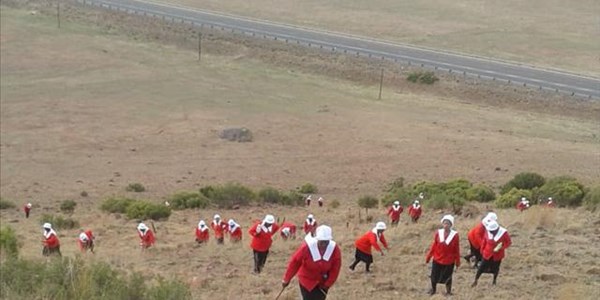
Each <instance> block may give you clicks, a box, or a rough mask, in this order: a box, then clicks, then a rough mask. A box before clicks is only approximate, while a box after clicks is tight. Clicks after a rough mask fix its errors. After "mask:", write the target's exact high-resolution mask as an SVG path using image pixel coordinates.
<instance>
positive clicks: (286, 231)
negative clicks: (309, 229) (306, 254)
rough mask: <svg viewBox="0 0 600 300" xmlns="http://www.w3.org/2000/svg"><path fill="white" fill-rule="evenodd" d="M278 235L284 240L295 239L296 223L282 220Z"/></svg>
mask: <svg viewBox="0 0 600 300" xmlns="http://www.w3.org/2000/svg"><path fill="white" fill-rule="evenodd" d="M279 231H280V235H281V238H282V239H283V240H284V241H286V240H288V239H292V240H295V239H296V225H295V224H294V223H292V222H283V223H282V224H281V229H280V230H279Z"/></svg>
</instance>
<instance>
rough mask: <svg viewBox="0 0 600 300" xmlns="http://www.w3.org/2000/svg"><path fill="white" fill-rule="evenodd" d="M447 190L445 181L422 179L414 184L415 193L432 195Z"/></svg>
mask: <svg viewBox="0 0 600 300" xmlns="http://www.w3.org/2000/svg"><path fill="white" fill-rule="evenodd" d="M444 190H445V185H444V183H433V182H428V181H422V182H419V183H417V184H415V185H414V186H413V194H414V195H418V194H419V193H423V195H425V196H427V197H431V196H433V195H435V194H443V193H444Z"/></svg>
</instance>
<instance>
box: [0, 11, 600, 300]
mask: <svg viewBox="0 0 600 300" xmlns="http://www.w3.org/2000/svg"><path fill="white" fill-rule="evenodd" d="M89 14H90V15H91V16H95V17H97V18H96V20H110V19H103V18H105V17H106V16H105V15H103V14H97V15H96V14H93V13H89ZM67 18H69V17H68V16H67ZM80 18H81V16H77V15H73V16H71V17H70V19H68V20H70V22H64V23H63V27H62V28H61V29H60V30H57V29H56V27H55V20H54V19H53V18H49V17H47V16H45V15H40V14H35V15H33V14H30V13H29V11H25V10H16V9H13V8H7V7H5V6H2V18H1V22H2V23H1V30H2V31H1V36H0V39H1V40H0V47H1V53H2V60H1V65H0V66H1V72H2V74H1V75H2V76H1V78H0V80H1V81H0V83H1V89H0V93H1V94H0V95H1V97H0V100H1V103H0V104H1V111H0V116H1V119H0V120H1V121H0V122H1V126H0V134H1V145H0V150H1V152H0V191H1V194H2V197H3V198H7V199H13V200H14V201H15V202H17V203H18V204H19V205H18V207H17V208H13V209H9V210H3V211H2V212H1V215H0V216H1V221H2V225H3V226H4V225H5V224H7V223H10V224H11V225H12V226H13V227H14V228H15V230H16V232H17V234H18V236H19V239H20V241H21V242H22V245H23V247H22V249H21V255H22V256H23V257H25V258H30V259H40V249H39V239H40V228H39V223H38V218H39V216H40V215H41V214H42V213H45V212H47V213H57V212H58V211H59V206H60V203H61V201H63V200H65V199H75V200H76V201H77V203H78V204H77V207H76V211H75V213H74V214H73V218H75V219H76V220H77V221H79V223H80V224H81V225H82V226H83V227H85V228H91V229H94V231H95V233H96V234H97V236H98V243H97V254H96V255H95V256H87V257H86V259H89V260H98V261H106V262H109V263H110V264H111V265H113V266H115V267H118V268H120V269H123V270H134V271H140V272H142V273H144V274H146V275H151V274H162V275H165V276H167V277H172V276H175V277H178V278H181V279H182V280H184V281H185V282H187V283H189V284H190V286H191V287H192V292H193V295H194V298H196V299H214V298H215V297H219V298H221V299H236V298H239V297H240V295H244V296H243V299H265V298H274V297H275V295H276V294H277V293H278V292H279V282H280V281H279V280H280V277H281V276H282V274H283V271H284V268H285V262H286V260H287V258H288V257H289V255H290V254H291V252H292V251H293V250H294V249H295V247H296V246H297V242H289V243H284V242H282V241H280V240H276V242H275V244H274V247H273V251H272V254H271V256H270V258H269V262H268V263H267V269H266V271H265V273H264V274H262V275H260V276H254V275H251V273H250V271H251V252H250V250H249V247H248V236H247V235H245V236H244V238H245V241H244V242H243V244H241V245H230V244H226V245H225V246H223V247H222V248H219V247H217V245H215V244H214V243H210V244H209V245H207V246H206V247H196V246H195V245H194V242H193V229H194V227H195V226H196V224H197V221H198V218H200V217H202V218H204V219H209V218H210V216H212V214H213V213H215V211H214V210H198V211H192V210H188V211H179V212H174V213H173V215H172V216H171V217H170V219H169V220H168V221H164V222H156V226H157V231H158V232H157V239H158V245H157V247H156V248H155V249H152V251H150V252H148V253H146V254H144V255H139V252H138V249H137V236H136V233H135V225H136V224H135V222H134V221H127V220H125V219H124V218H117V217H116V216H113V215H106V214H104V213H102V212H100V210H99V209H98V206H99V204H100V201H101V200H103V199H104V198H107V197H109V196H111V195H115V194H116V195H126V196H130V197H137V198H144V199H149V200H151V201H155V202H162V199H164V197H167V196H168V195H171V194H173V193H175V192H177V191H183V190H195V189H197V188H199V187H200V186H201V185H204V184H210V183H222V182H227V181H239V182H242V183H244V184H247V185H250V186H252V187H262V186H264V185H272V186H275V187H278V188H281V189H290V188H294V187H296V186H298V185H300V184H303V183H305V182H312V183H315V184H316V185H317V186H318V187H319V193H320V194H323V195H325V198H326V201H329V200H333V199H339V200H340V203H341V204H342V205H341V206H340V207H339V208H337V209H322V210H319V209H314V210H313V211H311V212H312V213H314V214H315V215H316V217H317V218H318V219H319V221H321V222H323V223H328V224H331V225H333V227H334V236H335V239H336V240H337V241H338V242H339V243H340V245H341V247H342V249H343V255H344V261H345V263H344V264H345V265H346V264H348V263H349V261H350V260H351V257H352V253H353V250H352V242H353V240H354V238H355V237H356V236H357V235H359V234H362V233H363V232H364V231H366V230H368V229H369V227H370V225H369V224H359V223H358V222H357V219H358V215H357V208H356V205H355V203H356V201H355V200H356V199H357V198H358V197H359V196H360V195H364V194H371V193H372V194H378V193H380V192H381V190H382V188H383V186H384V185H385V183H387V182H389V181H391V179H392V178H395V177H397V176H404V177H405V178H406V179H407V180H408V181H410V182H414V181H417V180H422V179H430V180H446V179H449V178H456V177H466V178H467V179H470V180H472V181H475V182H486V183H489V184H491V185H494V186H499V185H500V184H502V183H504V182H506V181H507V180H508V179H509V178H511V177H512V176H513V175H514V174H515V173H517V172H520V171H525V170H535V171H537V172H540V173H542V174H545V175H548V176H553V175H563V174H565V175H572V176H575V177H577V178H579V179H581V180H582V181H583V182H585V183H587V184H590V183H598V182H599V181H600V174H598V169H599V167H600V165H599V162H598V156H597V153H598V146H599V143H600V140H599V138H598V136H597V134H598V129H599V128H598V122H597V121H598V120H597V115H596V116H595V117H594V114H593V112H594V110H593V108H594V107H596V108H597V106H593V104H585V105H591V106H583V108H582V106H579V105H567V106H566V107H567V108H566V109H551V108H550V109H543V110H542V109H535V108H533V109H532V108H529V109H528V110H526V111H523V110H518V109H515V108H514V107H515V106H514V105H512V104H511V105H507V106H498V105H494V106H487V105H482V102H476V103H477V104H473V102H471V101H470V100H469V101H467V102H469V103H462V102H464V101H465V100H464V99H465V98H466V99H473V98H477V97H483V96H482V95H490V97H491V98H494V99H499V101H500V99H503V97H506V99H503V101H506V102H509V103H513V102H514V101H512V100H511V99H510V95H512V94H510V93H508V94H504V93H498V92H497V90H493V87H492V91H494V92H489V91H490V90H487V89H483V90H482V91H480V92H472V94H468V93H467V94H465V98H462V97H458V96H457V94H458V92H461V91H464V90H462V87H457V88H456V91H455V92H447V93H445V92H444V91H441V90H438V91H435V87H434V88H432V89H433V91H429V90H428V91H419V90H411V89H409V88H406V89H404V88H402V86H401V85H400V86H399V87H397V88H394V89H393V91H388V93H387V94H386V96H385V97H384V99H383V100H381V101H376V100H374V99H376V98H375V96H374V95H376V92H377V87H375V86H373V85H371V84H370V82H368V81H367V82H361V83H360V84H356V81H352V80H345V79H340V78H339V77H338V78H337V79H336V78H333V79H332V78H329V77H328V76H327V75H328V73H327V72H324V73H318V72H316V71H318V69H316V67H312V69H311V68H310V67H307V68H306V69H308V70H312V72H311V73H307V72H301V71H302V70H305V69H303V68H300V67H296V66H297V64H299V63H297V62H296V63H291V64H290V65H289V66H286V65H285V64H284V63H281V62H282V61H283V62H285V61H294V59H296V58H294V55H293V54H295V53H294V52H292V54H290V55H289V56H283V57H282V56H281V55H282V53H283V52H284V51H283V49H280V50H281V51H274V52H273V53H271V54H270V55H271V57H270V59H269V54H265V53H262V56H259V55H256V54H255V53H252V50H251V49H252V47H251V46H252V45H253V44H247V46H244V47H239V45H238V44H233V46H231V45H230V47H229V48H228V47H226V46H227V44H228V43H233V42H231V41H230V40H226V39H216V40H215V46H213V47H215V48H217V46H216V45H217V42H218V43H220V44H218V45H219V46H223V49H225V50H222V52H218V51H219V50H214V51H208V53H207V54H206V56H205V57H204V58H203V61H202V63H197V62H196V61H195V53H194V52H193V51H190V50H189V49H188V48H186V47H185V46H183V47H177V46H173V45H172V44H164V43H157V42H149V41H148V40H146V39H141V40H140V39H139V36H138V35H132V34H130V33H123V31H121V30H120V29H119V27H117V29H115V27H113V29H112V30H102V29H99V28H98V27H95V26H91V25H89V23H86V22H83V21H77V22H76V21H74V20H79V19H80ZM116 19H121V18H120V17H118V18H116ZM123 19H125V18H123ZM99 22H100V21H99ZM157 36H160V34H157ZM232 49H235V50H232ZM295 51H298V52H299V51H300V50H298V49H296V50H295ZM298 52H296V53H298ZM311 55H313V56H309V57H310V58H311V59H314V62H318V61H319V60H318V58H319V56H318V55H316V54H314V53H311ZM265 60H266V61H272V62H273V61H274V62H275V63H271V64H265V63H264V61H265ZM278 62H279V63H278ZM315 65H316V63H315ZM325 71H327V70H325ZM329 72H330V71H329ZM315 73H316V74H315ZM349 79H352V78H349ZM446 84H448V83H447V81H446ZM442 87H444V86H443V85H442ZM515 94H516V92H515ZM507 95H508V96H507ZM530 97H531V98H527V99H528V102H529V101H532V100H535V99H536V98H535V97H536V96H535V95H533V96H530ZM566 103H569V102H568V101H567V102H566ZM517 107H518V105H517ZM590 107H591V108H592V110H591V112H590ZM229 126H246V127H248V128H250V129H252V130H253V133H254V138H255V139H254V141H253V142H252V143H243V144H240V143H229V142H226V141H222V140H220V139H219V138H218V131H219V130H220V129H222V128H226V127H229ZM133 182H139V183H141V184H143V186H144V187H145V188H146V191H145V192H142V193H132V192H127V191H126V190H125V189H126V187H127V185H128V184H130V183H133ZM84 190H85V191H86V194H87V195H88V196H87V197H83V196H80V195H81V193H82V191H84ZM25 201H31V202H33V203H34V204H35V205H36V206H35V207H34V210H33V214H32V218H30V219H27V220H26V219H24V218H23V217H22V214H21V211H20V206H21V205H22V204H23V203H25ZM21 202H23V203H21ZM479 209H480V210H481V212H483V211H484V210H485V207H479ZM268 212H272V213H274V214H275V215H276V216H278V217H286V218H287V219H291V220H294V221H295V222H301V221H302V220H303V219H304V217H305V216H306V214H307V213H309V210H307V209H305V208H295V209H290V208H284V207H253V208H249V209H244V210H235V211H220V212H219V213H220V214H221V215H222V216H223V217H224V218H229V217H234V218H235V219H236V220H237V221H238V223H240V224H241V225H242V226H243V227H244V228H245V229H247V228H248V226H249V224H250V223H251V221H252V220H254V219H257V218H261V217H262V216H263V215H264V214H265V213H268ZM383 216H384V215H383V210H378V211H377V212H376V219H380V218H382V217H383ZM440 216H441V212H433V211H426V212H425V217H424V219H423V222H421V223H420V224H417V225H408V224H405V223H402V224H401V226H400V227H398V228H396V229H392V230H389V231H388V233H387V236H388V239H389V240H390V243H391V245H392V250H391V251H390V253H389V255H387V256H385V257H376V262H375V265H374V271H375V272H374V274H373V275H371V276H367V275H365V274H363V273H362V272H361V271H358V272H356V273H350V272H348V271H347V270H346V269H344V270H343V272H342V275H341V277H340V279H339V281H338V284H337V285H336V286H335V288H334V289H332V290H331V297H330V299H334V300H335V299H365V298H366V299H392V298H398V297H400V298H411V299H413V298H414V299H419V298H424V299H425V298H429V297H426V296H425V292H426V290H427V288H428V283H427V282H428V278H427V276H426V275H427V271H428V270H427V267H426V266H425V264H424V262H423V260H424V254H425V251H426V249H427V247H428V246H429V243H430V239H431V237H432V233H433V230H434V229H435V228H436V227H437V224H438V222H439V221H438V220H439V217H440ZM499 217H500V220H501V223H502V224H503V225H504V226H506V227H507V228H508V229H509V230H510V232H511V233H512V235H513V241H514V247H513V248H511V249H510V250H509V251H508V258H507V259H506V260H505V262H504V263H503V268H502V271H501V275H500V276H501V277H500V279H499V286H498V287H491V285H490V282H489V281H488V280H487V279H488V278H487V277H484V278H482V281H481V284H480V286H479V287H478V288H477V289H474V290H473V289H470V288H469V287H468V284H469V283H470V282H471V280H472V278H473V276H474V272H473V271H472V270H469V269H467V268H463V269H462V270H460V271H459V272H458V273H457V274H456V277H455V281H456V282H457V283H456V284H455V286H456V287H455V293H456V294H457V295H456V296H455V298H457V299H492V298H493V299H507V298H513V299H531V298H534V299H548V298H552V299H586V298H587V299H594V298H596V297H595V295H596V294H597V293H598V290H599V289H600V285H599V282H600V278H599V276H600V271H599V270H600V264H599V263H598V261H599V260H598V258H599V257H598V255H599V254H598V252H597V251H596V250H595V249H594V245H597V244H598V243H600V240H599V239H598V236H599V235H600V231H599V229H598V225H599V223H598V222H599V218H600V216H599V215H598V212H596V213H590V212H586V211H584V210H582V209H577V210H571V209H556V210H543V209H538V208H535V209H532V210H530V211H527V212H525V213H523V214H519V213H517V212H516V211H514V210H502V211H499ZM403 218H404V219H406V215H403ZM476 222H477V219H476V218H473V219H462V218H458V219H457V226H458V230H459V231H460V232H461V233H463V234H462V236H461V238H462V239H463V240H462V249H463V250H466V248H467V247H466V246H467V243H466V240H465V234H466V232H467V231H468V229H469V227H471V226H472V225H473V224H475V223H476ZM347 223H348V224H349V226H348V227H346V224H347ZM76 234H77V229H73V230H64V231H60V232H59V235H60V237H61V238H62V242H63V245H64V246H63V254H64V255H67V256H74V255H75V254H76V253H77V249H76V244H75V238H76ZM359 269H360V268H359ZM490 291H493V293H494V295H493V296H492V295H490V294H489V293H490ZM296 295H297V291H296V290H295V289H290V290H288V291H286V292H285V293H284V296H283V297H282V298H283V299H295V298H294V297H295V296H296ZM436 297H441V296H436ZM434 299H435V298H434Z"/></svg>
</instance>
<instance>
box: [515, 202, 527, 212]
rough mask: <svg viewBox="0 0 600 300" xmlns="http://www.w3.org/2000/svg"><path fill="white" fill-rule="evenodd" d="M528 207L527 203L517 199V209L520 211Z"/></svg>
mask: <svg viewBox="0 0 600 300" xmlns="http://www.w3.org/2000/svg"><path fill="white" fill-rule="evenodd" d="M528 208H529V206H527V204H525V203H523V202H522V201H519V203H517V209H518V210H520V211H524V210H526V209H528Z"/></svg>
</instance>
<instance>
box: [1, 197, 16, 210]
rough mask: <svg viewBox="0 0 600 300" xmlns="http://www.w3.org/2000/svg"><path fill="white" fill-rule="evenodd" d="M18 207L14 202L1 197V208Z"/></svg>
mask: <svg viewBox="0 0 600 300" xmlns="http://www.w3.org/2000/svg"><path fill="white" fill-rule="evenodd" d="M15 207H17V206H16V205H15V204H14V203H12V202H10V201H8V200H4V199H2V198H0V209H10V208H15Z"/></svg>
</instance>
